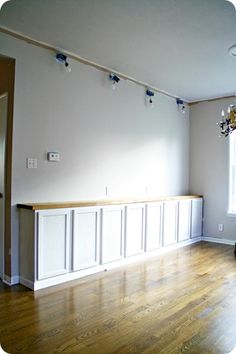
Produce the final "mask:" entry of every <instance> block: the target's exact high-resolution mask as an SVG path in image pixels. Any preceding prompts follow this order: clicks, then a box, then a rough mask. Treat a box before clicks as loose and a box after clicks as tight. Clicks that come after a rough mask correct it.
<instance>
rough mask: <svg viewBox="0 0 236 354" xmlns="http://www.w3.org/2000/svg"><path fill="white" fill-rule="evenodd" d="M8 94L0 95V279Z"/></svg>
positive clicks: (2, 259) (2, 250) (2, 263)
mask: <svg viewBox="0 0 236 354" xmlns="http://www.w3.org/2000/svg"><path fill="white" fill-rule="evenodd" d="M7 107H8V94H7V93H4V94H3V95H0V278H1V279H3V274H4V229H5V225H4V224H5V172H6V171H5V166H6V131H7V129H6V128H7Z"/></svg>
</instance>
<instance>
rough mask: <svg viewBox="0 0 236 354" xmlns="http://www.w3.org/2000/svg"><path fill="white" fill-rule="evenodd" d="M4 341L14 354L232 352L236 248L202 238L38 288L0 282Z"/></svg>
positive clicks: (235, 320)
mask: <svg viewBox="0 0 236 354" xmlns="http://www.w3.org/2000/svg"><path fill="white" fill-rule="evenodd" d="M0 343H1V344H2V347H3V348H4V350H5V351H7V352H9V353H11V354H15V353H25V354H34V353H46V354H50V353H79V354H87V353H89V354H90V353H91V354H121V353H145V354H148V353H154V354H157V353H163V354H169V353H174V354H175V353H187V354H189V353H198V354H218V353H219V354H224V353H228V352H230V351H231V350H232V349H233V348H234V347H235V346H236V259H235V256H234V248H233V246H226V245H218V244H210V243H206V242H204V243H198V244H195V245H191V246H187V247H184V248H182V249H179V250H176V251H172V252H169V253H167V254H165V255H162V256H158V257H156V258H152V259H150V260H148V261H145V262H140V263H136V264H135V265H129V266H126V267H122V268H119V269H118V270H117V269H116V270H113V271H110V272H104V273H99V274H96V275H92V276H89V277H87V278H83V279H80V280H78V281H73V282H70V283H66V284H64V285H63V286H62V285H60V286H55V287H52V288H49V289H45V290H41V291H38V292H35V293H34V292H33V291H30V290H27V289H26V288H24V287H23V286H14V287H12V288H8V287H6V286H5V285H3V284H2V283H1V285H0Z"/></svg>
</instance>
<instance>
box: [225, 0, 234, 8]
mask: <svg viewBox="0 0 236 354" xmlns="http://www.w3.org/2000/svg"><path fill="white" fill-rule="evenodd" d="M226 1H228V2H231V4H232V5H234V8H235V10H236V0H226Z"/></svg>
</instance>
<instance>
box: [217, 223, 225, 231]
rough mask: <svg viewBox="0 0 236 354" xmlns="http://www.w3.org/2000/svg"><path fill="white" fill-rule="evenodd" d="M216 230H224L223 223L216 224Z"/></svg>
mask: <svg viewBox="0 0 236 354" xmlns="http://www.w3.org/2000/svg"><path fill="white" fill-rule="evenodd" d="M218 230H219V231H220V232H222V231H223V230H224V225H223V224H219V225H218Z"/></svg>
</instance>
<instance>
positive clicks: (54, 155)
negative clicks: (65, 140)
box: [47, 152, 60, 162]
mask: <svg viewBox="0 0 236 354" xmlns="http://www.w3.org/2000/svg"><path fill="white" fill-rule="evenodd" d="M47 158H48V161H50V162H58V161H60V154H59V152H48V153H47Z"/></svg>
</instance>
